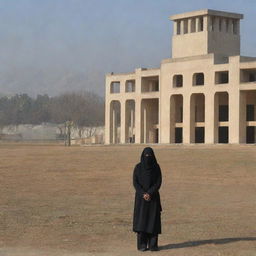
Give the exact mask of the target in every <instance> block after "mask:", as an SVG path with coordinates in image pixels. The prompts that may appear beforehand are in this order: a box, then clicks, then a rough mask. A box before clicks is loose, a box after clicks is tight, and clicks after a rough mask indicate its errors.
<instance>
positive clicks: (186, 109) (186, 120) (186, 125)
mask: <svg viewBox="0 0 256 256" xmlns="http://www.w3.org/2000/svg"><path fill="white" fill-rule="evenodd" d="M183 143H184V144H189V143H190V94H185V95H183Z"/></svg>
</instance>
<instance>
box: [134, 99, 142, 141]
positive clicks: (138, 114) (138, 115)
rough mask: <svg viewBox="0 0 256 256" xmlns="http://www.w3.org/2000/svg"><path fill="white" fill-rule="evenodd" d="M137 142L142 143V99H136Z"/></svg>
mask: <svg viewBox="0 0 256 256" xmlns="http://www.w3.org/2000/svg"><path fill="white" fill-rule="evenodd" d="M135 113H136V115H135V143H141V142H142V139H141V99H136V101H135Z"/></svg>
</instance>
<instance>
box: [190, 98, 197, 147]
mask: <svg viewBox="0 0 256 256" xmlns="http://www.w3.org/2000/svg"><path fill="white" fill-rule="evenodd" d="M195 115H196V95H191V97H190V130H189V132H190V143H195V121H196V119H195V118H196V116H195Z"/></svg>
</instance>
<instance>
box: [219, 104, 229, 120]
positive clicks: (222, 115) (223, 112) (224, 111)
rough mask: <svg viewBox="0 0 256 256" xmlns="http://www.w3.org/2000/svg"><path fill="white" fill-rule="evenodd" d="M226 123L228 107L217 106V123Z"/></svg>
mask: <svg viewBox="0 0 256 256" xmlns="http://www.w3.org/2000/svg"><path fill="white" fill-rule="evenodd" d="M227 121H228V105H220V106H219V122H227Z"/></svg>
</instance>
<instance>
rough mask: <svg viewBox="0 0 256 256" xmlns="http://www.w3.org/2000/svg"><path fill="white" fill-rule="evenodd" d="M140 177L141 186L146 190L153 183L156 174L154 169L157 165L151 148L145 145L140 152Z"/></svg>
mask: <svg viewBox="0 0 256 256" xmlns="http://www.w3.org/2000/svg"><path fill="white" fill-rule="evenodd" d="M140 163H141V173H140V174H141V175H140V176H141V177H140V182H141V185H142V187H143V188H144V189H145V191H147V190H148V189H149V188H150V185H151V184H152V183H155V179H156V175H155V169H156V167H157V161H156V157H155V154H154V151H153V149H152V148H150V147H147V148H144V150H143V151H142V153H141V157H140Z"/></svg>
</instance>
